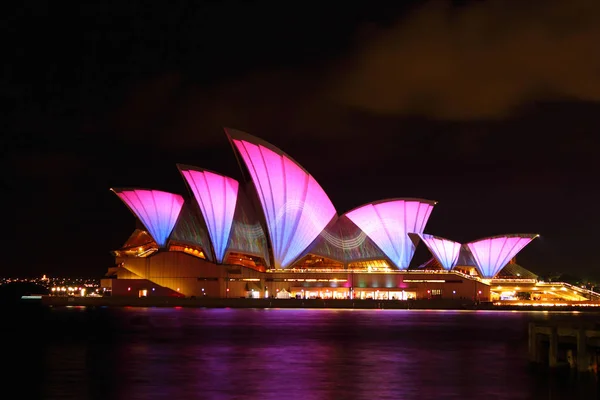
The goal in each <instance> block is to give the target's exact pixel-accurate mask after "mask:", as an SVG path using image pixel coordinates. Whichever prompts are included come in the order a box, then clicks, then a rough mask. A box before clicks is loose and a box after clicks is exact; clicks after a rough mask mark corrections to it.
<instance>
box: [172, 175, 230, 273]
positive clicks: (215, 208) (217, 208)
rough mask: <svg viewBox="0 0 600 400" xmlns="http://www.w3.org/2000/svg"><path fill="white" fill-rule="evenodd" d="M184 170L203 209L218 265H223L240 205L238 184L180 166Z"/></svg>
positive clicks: (221, 177)
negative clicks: (238, 203) (237, 207)
mask: <svg viewBox="0 0 600 400" xmlns="http://www.w3.org/2000/svg"><path fill="white" fill-rule="evenodd" d="M180 171H181V174H182V175H183V177H184V178H185V180H186V182H187V183H188V185H189V187H190V189H191V190H192V192H193V193H194V197H195V198H196V201H197V202H198V205H199V206H200V210H201V211H202V215H203V216H204V220H205V221H206V226H207V227H208V233H209V235H210V238H211V241H212V244H213V248H214V250H215V257H216V259H217V263H222V262H223V258H224V257H225V251H226V250H227V242H228V241H229V234H230V232H231V224H232V221H233V215H234V213H235V206H236V203H237V194H238V182H237V181H236V180H235V179H232V178H229V177H226V176H223V175H219V174H216V173H214V172H210V171H205V170H198V169H191V168H187V167H180Z"/></svg>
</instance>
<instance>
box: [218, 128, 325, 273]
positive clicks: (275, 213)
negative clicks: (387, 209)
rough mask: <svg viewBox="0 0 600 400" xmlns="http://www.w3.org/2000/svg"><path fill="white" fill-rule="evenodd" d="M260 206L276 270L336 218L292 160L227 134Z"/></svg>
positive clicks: (256, 142)
mask: <svg viewBox="0 0 600 400" xmlns="http://www.w3.org/2000/svg"><path fill="white" fill-rule="evenodd" d="M227 133H228V134H229V136H230V138H231V140H232V143H233V144H234V146H235V147H236V148H237V150H238V152H239V154H240V156H241V158H242V160H243V161H244V163H245V165H246V168H247V169H248V172H249V173H250V176H251V177H252V182H253V183H254V186H255V188H256V192H257V194H258V198H259V200H260V204H261V206H262V209H263V212H264V215H265V220H266V223H267V228H268V231H269V237H270V239H271V246H272V250H273V259H274V261H275V267H276V268H285V267H287V266H289V265H290V264H292V263H293V262H294V260H296V258H297V257H298V256H299V255H300V254H301V253H302V252H303V251H304V250H305V249H306V248H307V247H308V246H309V245H310V244H311V243H312V241H313V240H314V239H315V238H316V237H317V236H318V235H319V233H321V231H322V230H323V229H324V228H325V226H327V224H328V223H329V221H331V219H332V218H333V217H334V216H335V215H336V211H335V208H334V207H333V204H332V203H331V201H330V200H329V198H328V197H327V194H325V191H324V190H323V189H322V188H321V186H319V184H318V183H317V181H316V180H315V179H314V178H313V177H312V176H311V175H310V174H309V173H308V172H306V171H305V170H304V169H303V168H302V167H301V166H300V165H299V164H297V163H296V162H295V161H294V160H293V159H292V158H290V157H289V156H288V155H286V154H285V153H284V152H282V151H281V150H279V149H277V148H276V147H274V146H272V145H270V144H268V143H266V142H263V141H262V140H260V139H258V138H255V137H253V136H251V135H248V134H245V133H243V132H239V131H235V130H227Z"/></svg>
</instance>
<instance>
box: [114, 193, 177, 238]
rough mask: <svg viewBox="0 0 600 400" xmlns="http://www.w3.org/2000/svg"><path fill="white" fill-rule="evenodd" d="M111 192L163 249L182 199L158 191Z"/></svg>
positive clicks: (175, 220) (172, 194) (175, 195)
mask: <svg viewBox="0 0 600 400" xmlns="http://www.w3.org/2000/svg"><path fill="white" fill-rule="evenodd" d="M113 192H115V193H116V195H117V196H119V197H120V198H121V200H123V202H124V203H125V204H127V206H128V207H129V209H130V210H131V211H132V212H133V213H134V214H135V215H136V217H138V218H139V220H140V221H142V224H144V226H145V227H146V229H147V230H148V233H150V235H151V236H152V238H153V239H154V241H155V242H156V243H157V244H158V245H159V246H160V247H164V246H165V244H166V242H167V239H168V238H169V235H170V234H171V231H172V230H173V227H174V226H175V222H177V217H179V212H180V211H181V207H182V206H183V197H181V196H180V195H178V194H174V193H168V192H162V191H160V190H143V189H113Z"/></svg>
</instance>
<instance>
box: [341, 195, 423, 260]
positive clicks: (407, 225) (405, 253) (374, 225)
mask: <svg viewBox="0 0 600 400" xmlns="http://www.w3.org/2000/svg"><path fill="white" fill-rule="evenodd" d="M434 205H435V202H433V201H429V200H418V199H393V200H384V201H381V202H377V203H371V204H366V205H364V206H361V207H359V208H356V209H354V210H352V211H350V212H348V213H347V214H346V216H347V217H348V218H349V219H350V220H351V221H352V222H354V223H355V224H356V225H357V226H358V227H359V228H360V229H362V231H363V232H365V233H366V234H367V236H369V237H370V238H371V240H373V242H375V244H376V245H377V246H379V248H380V249H381V250H382V251H383V252H384V253H385V254H386V255H387V256H388V257H389V259H390V260H391V261H392V262H393V263H394V264H395V265H396V266H397V267H398V268H400V269H407V268H408V265H409V264H410V260H411V259H412V257H413V254H414V252H415V245H414V244H413V242H412V240H411V239H410V238H409V236H408V234H409V233H423V229H425V224H426V223H427V220H428V219H429V215H431V211H432V210H433V206H434Z"/></svg>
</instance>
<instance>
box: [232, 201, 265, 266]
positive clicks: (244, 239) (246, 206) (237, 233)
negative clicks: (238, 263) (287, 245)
mask: <svg viewBox="0 0 600 400" xmlns="http://www.w3.org/2000/svg"><path fill="white" fill-rule="evenodd" d="M227 251H232V252H238V253H243V254H250V255H254V256H257V257H261V258H262V259H263V260H264V261H265V264H266V265H267V266H270V264H269V262H270V258H269V249H268V244H267V237H266V236H265V232H264V230H263V228H262V226H261V225H260V223H259V221H258V219H257V218H256V216H255V213H254V211H253V208H252V207H251V206H250V203H249V202H248V198H247V197H246V196H245V195H244V192H242V191H240V193H239V194H238V204H237V206H236V210H235V215H234V217H233V225H232V227H231V235H230V236H229V244H228V245H227Z"/></svg>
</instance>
